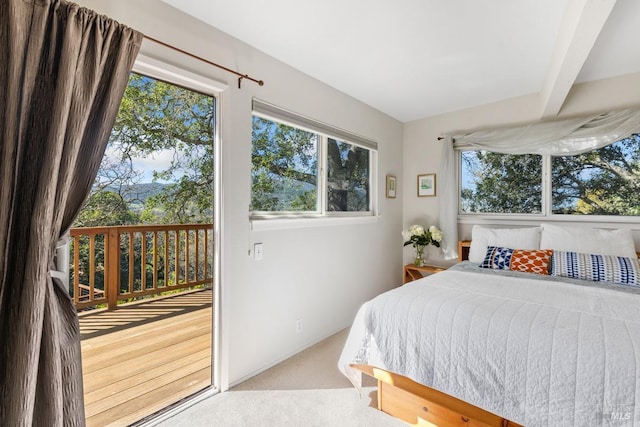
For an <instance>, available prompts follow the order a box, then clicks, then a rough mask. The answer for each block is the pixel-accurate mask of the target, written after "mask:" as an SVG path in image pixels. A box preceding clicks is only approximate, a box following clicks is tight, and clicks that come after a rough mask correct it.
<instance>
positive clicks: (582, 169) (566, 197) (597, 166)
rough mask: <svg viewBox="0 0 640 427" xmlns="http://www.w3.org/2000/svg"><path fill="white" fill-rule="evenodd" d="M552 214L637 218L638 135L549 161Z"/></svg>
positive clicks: (639, 206)
mask: <svg viewBox="0 0 640 427" xmlns="http://www.w3.org/2000/svg"><path fill="white" fill-rule="evenodd" d="M552 179H553V181H552V184H553V192H552V197H553V211H554V213H564V214H579V215H640V136H639V135H632V136H631V137H629V138H625V139H622V140H620V141H617V142H615V143H613V144H611V145H608V146H606V147H603V148H600V149H598V150H594V151H590V152H588V153H584V154H579V155H577V156H563V157H554V158H553V159H552Z"/></svg>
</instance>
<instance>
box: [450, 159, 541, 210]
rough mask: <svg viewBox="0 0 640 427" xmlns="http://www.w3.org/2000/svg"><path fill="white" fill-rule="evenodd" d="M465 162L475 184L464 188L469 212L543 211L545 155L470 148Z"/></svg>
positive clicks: (465, 207)
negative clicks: (505, 152) (543, 158)
mask: <svg viewBox="0 0 640 427" xmlns="http://www.w3.org/2000/svg"><path fill="white" fill-rule="evenodd" d="M463 162H465V167H466V168H467V170H468V171H469V174H470V176H471V179H472V180H473V183H474V185H472V186H465V187H464V188H463V190H462V193H461V196H462V205H463V208H464V211H465V212H491V213H523V212H524V213H538V212H541V211H542V157H541V156H536V155H509V154H500V153H492V152H488V151H466V152H464V153H463Z"/></svg>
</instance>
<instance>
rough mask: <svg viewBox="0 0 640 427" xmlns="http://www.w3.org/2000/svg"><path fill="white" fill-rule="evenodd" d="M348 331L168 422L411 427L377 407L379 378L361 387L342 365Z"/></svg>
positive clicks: (182, 425) (167, 426) (187, 425)
mask: <svg viewBox="0 0 640 427" xmlns="http://www.w3.org/2000/svg"><path fill="white" fill-rule="evenodd" d="M346 336H347V331H346V330H344V331H342V332H339V333H338V334H336V335H334V336H332V337H330V338H327V339H326V340H324V341H322V342H320V343H318V344H316V345H315V346H313V347H311V348H309V349H307V350H305V351H303V352H302V353H300V354H297V355H296V356H294V357H292V358H290V359H288V360H286V361H284V362H282V363H281V364H279V365H277V366H275V367H273V368H271V369H269V370H268V371H265V372H264V373H262V374H260V375H258V376H256V377H253V378H251V379H250V380H248V381H245V382H244V383H242V384H239V385H238V386H236V387H234V388H232V389H231V390H229V391H227V392H225V393H221V394H219V395H216V396H214V397H212V398H209V399H207V400H204V401H202V402H200V403H198V404H196V405H194V406H192V407H190V408H189V409H187V410H185V411H183V412H181V413H179V414H177V415H175V416H174V417H172V418H170V419H168V420H167V421H165V422H164V423H162V424H160V425H161V426H163V427H199V426H213V427H232V426H233V427H236V426H237V427H254V426H255V427H258V426H264V427H271V426H273V427H280V426H296V427H297V426H323V427H327V426H340V427H342V426H344V427H351V426H353V427H356V426H357V427H360V426H361V427H368V426H380V427H387V426H388V427H406V424H405V423H403V422H402V421H399V420H396V419H394V418H392V417H390V416H388V415H386V414H384V413H382V412H380V411H378V410H377V409H375V405H376V393H375V388H374V387H373V384H374V382H373V381H371V380H370V381H368V382H367V383H365V386H366V387H365V388H363V389H362V391H361V392H359V391H358V390H356V389H355V388H353V386H352V385H351V383H350V382H349V381H348V380H347V379H346V378H345V377H344V376H342V374H341V373H340V372H339V371H338V369H337V367H336V366H337V360H338V356H339V355H340V351H341V350H342V345H343V343H344V341H345V339H346Z"/></svg>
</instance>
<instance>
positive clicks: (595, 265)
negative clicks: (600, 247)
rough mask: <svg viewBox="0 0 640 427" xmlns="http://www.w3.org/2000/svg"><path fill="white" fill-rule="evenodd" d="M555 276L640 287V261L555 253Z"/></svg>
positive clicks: (614, 257) (552, 266) (553, 257)
mask: <svg viewBox="0 0 640 427" xmlns="http://www.w3.org/2000/svg"><path fill="white" fill-rule="evenodd" d="M551 274H552V275H553V276H560V277H570V278H573V279H583V280H593V281H596V282H613V283H619V284H622V285H633V286H640V261H638V259H637V258H625V257H619V256H612V255H593V254H582V253H577V252H565V251H554V252H553V256H552V257H551Z"/></svg>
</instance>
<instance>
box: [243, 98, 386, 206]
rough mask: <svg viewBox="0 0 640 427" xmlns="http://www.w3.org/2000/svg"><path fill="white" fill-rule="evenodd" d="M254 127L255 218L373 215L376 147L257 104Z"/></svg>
mask: <svg viewBox="0 0 640 427" xmlns="http://www.w3.org/2000/svg"><path fill="white" fill-rule="evenodd" d="M252 121H253V127H252V150H251V160H252V168H251V211H252V215H253V216H254V217H257V216H282V215H298V216H299V215H312V216H329V215H338V214H340V215H372V214H373V211H374V209H373V204H372V198H371V187H372V186H371V183H372V182H374V178H373V168H372V165H373V162H374V158H375V157H374V156H375V149H376V148H377V145H376V144H375V143H373V142H370V141H368V140H364V139H362V138H360V137H358V136H356V135H352V134H349V133H347V132H345V131H342V130H339V129H334V128H332V127H331V126H329V125H326V124H323V123H319V122H316V121H314V120H312V119H309V118H306V117H301V116H297V115H295V114H293V113H290V112H288V111H285V110H282V109H280V108H279V107H275V106H273V105H270V104H266V103H263V102H262V101H258V100H254V115H253V118H252Z"/></svg>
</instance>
